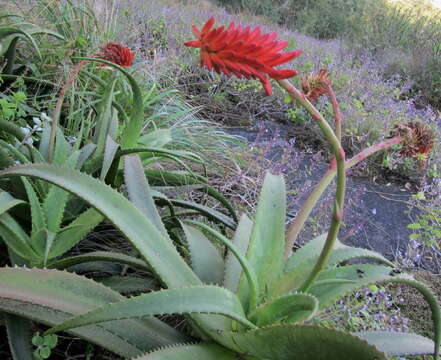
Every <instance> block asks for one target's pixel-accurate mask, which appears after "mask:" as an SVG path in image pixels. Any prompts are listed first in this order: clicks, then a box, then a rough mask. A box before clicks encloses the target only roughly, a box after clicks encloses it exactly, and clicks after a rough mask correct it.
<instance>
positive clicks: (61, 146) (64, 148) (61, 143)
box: [53, 128, 76, 165]
mask: <svg viewBox="0 0 441 360" xmlns="http://www.w3.org/2000/svg"><path fill="white" fill-rule="evenodd" d="M56 136H57V141H56V142H55V152H54V159H53V163H54V164H56V165H64V164H65V163H66V162H67V160H68V159H69V156H70V155H71V152H72V146H70V144H69V143H68V142H67V141H66V138H65V137H64V134H63V132H62V131H61V129H60V128H57V135H56ZM71 162H73V163H75V162H76V160H75V159H72V160H71Z"/></svg>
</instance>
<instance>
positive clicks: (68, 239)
mask: <svg viewBox="0 0 441 360" xmlns="http://www.w3.org/2000/svg"><path fill="white" fill-rule="evenodd" d="M103 220H104V216H103V215H101V214H100V213H99V212H98V211H97V210H95V209H94V208H91V209H88V210H86V211H85V212H83V213H82V214H80V215H79V216H77V217H76V218H75V220H74V221H72V222H71V223H70V224H69V225H68V226H65V227H64V228H62V229H61V230H60V231H59V232H58V233H57V236H56V238H55V240H54V243H53V245H52V248H51V250H50V252H49V259H53V258H55V257H57V256H60V255H63V254H64V253H65V252H67V251H68V250H70V249H71V248H72V247H74V246H75V245H76V244H77V243H78V242H79V241H81V240H82V239H84V237H85V236H86V235H87V234H88V233H90V232H91V231H92V230H93V229H94V228H95V227H96V226H97V225H98V224H99V223H100V222H102V221H103Z"/></svg>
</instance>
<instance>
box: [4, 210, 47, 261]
mask: <svg viewBox="0 0 441 360" xmlns="http://www.w3.org/2000/svg"><path fill="white" fill-rule="evenodd" d="M0 237H1V238H2V239H3V241H4V242H5V244H6V245H7V246H8V247H10V248H11V249H12V250H13V251H14V252H15V253H16V254H17V255H19V256H20V257H22V258H24V259H27V260H30V261H37V262H38V261H39V260H41V257H40V256H39V255H38V254H37V253H36V252H35V250H34V249H33V248H32V247H31V239H30V238H29V236H28V235H27V234H26V233H25V232H24V230H23V229H22V228H21V226H20V225H19V224H18V223H17V222H16V221H15V220H14V218H13V217H12V216H11V215H9V214H8V213H4V214H2V215H0Z"/></svg>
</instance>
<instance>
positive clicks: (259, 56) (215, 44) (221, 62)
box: [184, 17, 302, 95]
mask: <svg viewBox="0 0 441 360" xmlns="http://www.w3.org/2000/svg"><path fill="white" fill-rule="evenodd" d="M213 24H214V18H213V17H211V18H210V20H208V21H207V23H206V24H205V25H204V27H203V28H202V30H201V31H199V29H198V28H197V27H196V26H194V25H193V27H192V29H193V32H194V34H195V35H196V37H197V38H198V40H193V41H188V42H186V43H185V44H184V45H185V46H191V47H195V48H200V49H201V52H200V55H201V66H206V67H207V68H208V69H209V70H212V69H214V70H215V71H216V72H217V73H219V74H220V73H223V74H225V75H227V76H231V75H236V76H237V77H238V78H242V77H245V78H247V79H250V78H253V79H259V80H260V81H261V82H262V85H263V87H264V89H265V92H266V93H267V94H268V95H271V94H272V89H271V84H270V82H269V78H273V79H287V78H290V77H292V76H295V75H297V71H296V70H289V69H275V68H274V66H277V65H281V64H283V63H286V62H289V61H291V60H293V59H295V58H296V57H297V56H299V55H300V54H301V53H302V51H301V50H294V51H288V52H285V53H282V52H280V51H281V50H283V49H284V48H286V47H287V46H288V42H287V41H276V37H277V33H275V32H274V33H271V34H262V33H261V29H260V27H256V28H255V29H253V30H252V29H251V28H250V27H249V26H247V27H246V28H243V27H242V26H241V25H237V26H236V25H235V24H234V23H231V24H230V25H229V26H228V28H227V29H225V28H224V27H223V26H220V27H217V28H214V29H212V27H213Z"/></svg>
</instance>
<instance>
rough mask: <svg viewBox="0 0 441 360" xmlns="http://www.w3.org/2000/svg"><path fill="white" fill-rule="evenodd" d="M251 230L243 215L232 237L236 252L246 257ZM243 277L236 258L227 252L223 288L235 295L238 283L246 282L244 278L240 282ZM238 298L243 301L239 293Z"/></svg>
mask: <svg viewBox="0 0 441 360" xmlns="http://www.w3.org/2000/svg"><path fill="white" fill-rule="evenodd" d="M252 228H253V222H252V221H251V220H250V219H249V218H248V216H246V215H245V214H243V215H242V216H241V218H240V220H239V224H238V225H237V228H236V232H235V233H234V237H233V244H234V245H235V246H236V248H237V250H238V251H239V252H240V253H241V254H242V255H243V256H246V253H247V250H248V244H249V242H250V237H251V230H252ZM241 277H244V276H243V271H242V266H241V265H240V263H239V261H238V260H237V258H236V256H234V254H233V253H232V252H231V251H230V250H229V251H228V253H227V258H226V260H225V276H224V287H226V288H227V289H229V290H230V291H232V292H234V293H236V292H237V290H238V287H239V281H247V280H246V279H245V278H243V279H242V280H241ZM238 295H239V298H241V300H242V303H244V302H245V299H242V296H241V294H240V293H239V294H238Z"/></svg>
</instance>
